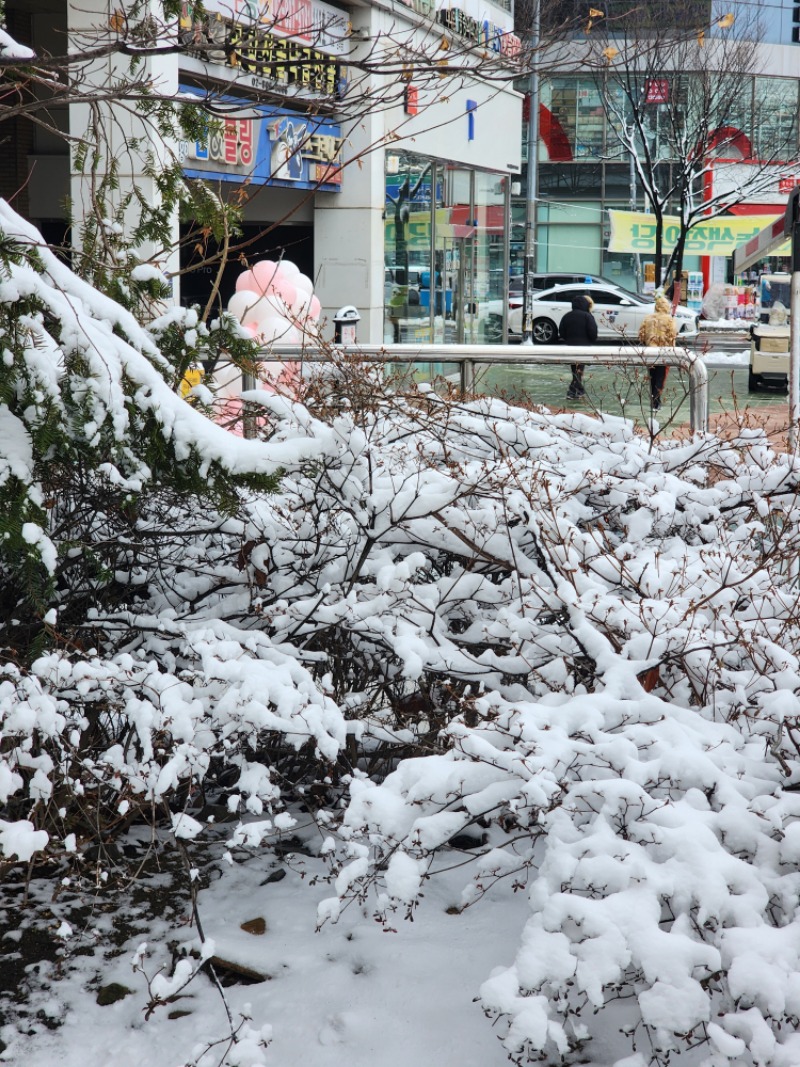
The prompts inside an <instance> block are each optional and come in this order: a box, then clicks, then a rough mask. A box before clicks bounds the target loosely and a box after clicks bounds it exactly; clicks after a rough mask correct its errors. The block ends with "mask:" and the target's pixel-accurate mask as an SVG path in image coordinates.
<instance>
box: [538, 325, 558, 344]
mask: <svg viewBox="0 0 800 1067" xmlns="http://www.w3.org/2000/svg"><path fill="white" fill-rule="evenodd" d="M532 333H533V343H534V344H535V345H554V344H555V343H556V341H557V340H558V330H557V329H556V324H555V323H554V322H551V320H550V319H535V320H534V323H533V330H532Z"/></svg>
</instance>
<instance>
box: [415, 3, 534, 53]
mask: <svg viewBox="0 0 800 1067" xmlns="http://www.w3.org/2000/svg"><path fill="white" fill-rule="evenodd" d="M436 19H437V22H439V23H440V24H441V25H442V26H445V27H446V28H447V29H448V30H451V31H452V32H453V33H455V34H457V35H458V36H459V37H465V38H466V39H467V40H469V41H474V42H475V43H476V44H479V45H483V46H484V47H485V48H491V49H492V51H493V52H496V53H497V54H498V55H503V56H508V57H509V58H513V57H514V56H518V55H519V53H520V51H521V50H522V42H521V41H520V39H519V37H517V36H516V34H513V33H508V32H507V31H506V30H504V29H503V28H502V26H496V25H495V24H494V23H493V22H490V21H489V20H488V19H482V18H473V17H472V15H468V14H467V13H466V11H462V10H461V8H459V7H443V8H442V9H441V10H440V11H439V12H438V14H437V16H436Z"/></svg>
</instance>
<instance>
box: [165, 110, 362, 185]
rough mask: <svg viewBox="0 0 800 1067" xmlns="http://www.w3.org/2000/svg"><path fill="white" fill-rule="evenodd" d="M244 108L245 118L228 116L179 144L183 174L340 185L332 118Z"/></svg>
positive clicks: (339, 142)
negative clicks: (195, 138) (202, 134)
mask: <svg viewBox="0 0 800 1067" xmlns="http://www.w3.org/2000/svg"><path fill="white" fill-rule="evenodd" d="M183 91H184V92H192V91H193V90H191V89H184V90H183ZM245 107H246V105H244V104H243V109H244V108H245ZM247 111H248V113H249V114H248V117H243V118H228V119H226V120H225V121H224V123H223V124H222V126H221V127H220V128H219V129H215V130H211V131H209V133H208V136H207V137H205V138H204V139H202V140H200V141H189V142H186V141H184V142H183V143H182V144H181V146H180V158H181V163H182V165H183V170H184V173H185V174H186V175H187V177H190V178H213V179H215V180H217V181H226V182H244V181H250V182H253V183H254V184H257V185H277V186H283V187H284V188H294V189H319V190H320V191H322V192H338V191H339V190H340V188H341V183H342V171H341V166H342V158H341V150H342V137H341V128H340V127H339V125H338V124H337V123H333V122H328V121H327V120H325V119H321V118H318V117H316V116H310V115H302V114H300V113H299V112H295V111H286V110H284V109H282V108H258V107H247ZM254 112H255V113H257V114H254Z"/></svg>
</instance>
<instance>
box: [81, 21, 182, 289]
mask: <svg viewBox="0 0 800 1067" xmlns="http://www.w3.org/2000/svg"><path fill="white" fill-rule="evenodd" d="M146 6H147V7H148V8H149V7H150V6H151V5H150V4H149V2H148V4H147V5H146ZM159 8H160V5H157V4H155V3H153V4H152V11H150V14H151V15H152V17H153V19H155V20H156V22H155V23H154V26H155V27H156V29H158V27H159V25H160V22H159ZM67 10H68V22H67V29H68V33H69V45H70V48H71V49H72V50H78V51H80V50H81V49H86V48H89V47H92V45H95V46H96V45H97V44H98V43H99V42H101V41H103V40H109V39H113V35H114V33H115V19H117V18H119V17H120V16H119V14H118V12H117V10H116V7H115V5H114V4H111V3H109V2H108V0H68V5H67ZM146 14H147V11H145V12H144V13H143V16H142V17H144V15H146ZM164 36H165V34H164V33H163V31H162V33H161V37H162V38H163V37H164ZM129 66H130V59H129V58H127V57H125V56H113V55H112V56H107V57H103V58H100V59H97V60H95V61H93V62H92V63H90V64H88V65H87V67H86V68H85V83H86V85H87V95H89V92H88V90H89V87H91V86H94V87H96V88H97V90H98V91H99V92H100V93H102V92H103V91H104V90H108V89H109V88H110V87H111V86H113V85H114V84H115V83H117V84H122V85H125V84H129V83H130V82H131V81H132V80H133V79H134V78H135V79H136V80H142V79H143V80H146V81H149V83H150V84H151V85H152V87H153V90H154V91H155V92H158V93H160V94H163V95H167V96H174V95H175V94H176V93H177V90H178V60H177V57H176V56H174V55H171V56H159V57H155V58H146V59H144V60H142V61H141V63H140V65H139V66H138V67H137V69H136V72H135V74H132V73H131V72H130V70H129ZM135 103H136V100H135V95H134V96H132V97H131V98H127V99H120V100H117V101H115V100H114V99H113V98H112V99H109V100H107V101H101V102H97V103H95V104H92V103H91V102H85V103H78V104H71V105H70V109H69V129H70V134H71V135H72V137H73V138H75V137H78V138H85V140H84V141H83V142H82V143H83V144H86V145H87V146H88V148H89V151H88V153H87V155H86V160H85V163H84V165H83V167H82V168H79V167H78V166H77V160H78V154H79V150H80V143H77V144H76V143H75V142H74V141H73V144H72V147H71V156H70V196H71V201H72V214H73V218H74V221H75V226H74V228H73V244H74V245H75V246H76V247H80V244H81V236H82V233H83V228H84V227H83V223H84V222H85V220H86V219H89V218H93V217H95V216H96V214H97V211H98V204H97V198H96V194H97V185H98V182H99V180H100V178H101V177H102V176H103V175H104V174H105V173H106V172H107V169H108V167H109V164H110V163H111V161H112V160H114V161H116V164H117V167H118V175H119V187H118V189H117V190H116V191H114V192H113V193H112V194H111V195H110V207H111V212H109V214H111V215H112V216H113V214H114V213H115V212H116V211H117V210H119V209H120V208H121V206H122V205H123V203H124V200H125V198H126V196H128V194H129V193H130V192H131V190H132V189H133V188H136V189H137V190H138V192H139V194H140V195H141V198H142V200H143V201H144V203H145V204H146V205H157V204H158V203H159V202H160V193H159V189H158V185H157V183H156V180H155V178H154V177H153V176H151V175H149V174H147V173H146V164H147V161H148V154H149V155H150V158H151V161H152V160H155V163H156V167H158V164H159V163H161V164H162V165H163V164H166V163H167V162H169V161H171V158H172V154H171V146H170V144H168V143H167V142H165V141H164V140H163V139H162V137H161V136H160V135H159V134H158V131H157V130H156V129H155V127H154V126H153V125H152V124H151V123H149V122H147V121H146V120H144V119H143V118H142V117H141V116H139V115H137V114H136V113H135ZM95 152H96V153H97V155H96V157H95V156H93V153H95ZM140 215H141V208H140V207H139V205H137V204H136V202H135V200H134V201H133V202H132V203H131V205H130V207H128V208H127V209H126V211H125V215H124V219H123V223H122V224H123V225H124V226H125V229H126V230H127V232H128V233H130V232H131V230H132V228H133V226H134V225H135V224H136V223H138V221H139V219H140ZM170 229H171V233H170V239H169V242H168V246H167V247H165V246H160V245H159V246H157V245H156V244H155V243H153V242H152V241H146V242H143V243H142V244H141V245H140V247H139V254H140V258H141V260H142V261H143V262H150V261H152V262H154V263H155V264H156V265H158V266H159V267H160V268H161V269H162V270H164V271H165V272H169V273H170V274H172V273H173V272H176V271H177V270H178V265H179V257H178V250H177V240H178V215H177V212H175V213H174V218H173V219H172V220H171V226H170ZM173 290H174V291H173V299H174V300H175V301H176V302H177V299H178V295H179V294H178V284H177V279H176V280H175V283H174V285H173Z"/></svg>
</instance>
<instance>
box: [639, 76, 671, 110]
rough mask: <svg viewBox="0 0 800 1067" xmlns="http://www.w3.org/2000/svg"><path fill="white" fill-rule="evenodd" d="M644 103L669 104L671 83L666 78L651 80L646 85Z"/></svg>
mask: <svg viewBox="0 0 800 1067" xmlns="http://www.w3.org/2000/svg"><path fill="white" fill-rule="evenodd" d="M644 102H645V103H646V104H668V103H669V82H668V81H667V79H666V78H650V79H649V80H648V81H647V82H646V83H645V87H644Z"/></svg>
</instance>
